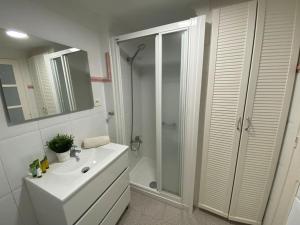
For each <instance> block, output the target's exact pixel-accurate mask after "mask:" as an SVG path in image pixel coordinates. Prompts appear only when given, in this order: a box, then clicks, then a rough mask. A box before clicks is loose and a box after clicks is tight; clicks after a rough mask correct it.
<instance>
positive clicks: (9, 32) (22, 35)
mask: <svg viewBox="0 0 300 225" xmlns="http://www.w3.org/2000/svg"><path fill="white" fill-rule="evenodd" d="M6 34H7V35H8V36H10V37H12V38H17V39H27V38H28V34H26V33H23V32H20V31H15V30H7V31H6Z"/></svg>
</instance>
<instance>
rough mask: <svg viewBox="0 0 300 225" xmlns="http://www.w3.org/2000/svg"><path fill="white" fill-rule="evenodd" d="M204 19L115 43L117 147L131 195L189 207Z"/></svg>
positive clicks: (130, 35) (189, 21)
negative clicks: (122, 152) (124, 151)
mask: <svg viewBox="0 0 300 225" xmlns="http://www.w3.org/2000/svg"><path fill="white" fill-rule="evenodd" d="M204 31H205V17H197V18H192V19H190V20H186V21H181V22H178V23H174V24H169V25H164V26H160V27H156V28H151V29H148V30H144V31H139V32H135V33H131V34H126V35H121V36H118V37H114V38H113V39H112V41H111V54H112V62H113V94H114V106H115V112H116V131H117V134H116V136H117V141H118V142H119V143H122V144H126V145H128V146H129V164H130V182H131V185H132V187H133V188H136V189H139V190H142V191H145V192H148V193H151V194H153V195H156V196H158V197H162V198H164V199H166V200H169V201H172V202H176V203H177V204H180V205H183V206H188V207H192V204H193V189H194V177H195V164H196V150H197V137H198V119H199V106H200V93H201V92H200V90H201V81H202V60H203V48H204Z"/></svg>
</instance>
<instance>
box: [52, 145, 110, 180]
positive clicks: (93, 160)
mask: <svg viewBox="0 0 300 225" xmlns="http://www.w3.org/2000/svg"><path fill="white" fill-rule="evenodd" d="M113 153H114V151H113V150H111V149H105V148H103V149H101V150H100V149H94V148H92V149H86V150H82V151H81V152H80V153H78V156H79V160H77V159H76V158H73V157H72V158H71V159H69V160H68V161H66V162H63V163H53V164H52V165H51V168H52V169H51V170H50V171H49V172H50V173H53V174H56V175H71V174H80V173H87V172H88V171H89V170H90V169H92V168H94V167H95V166H96V165H97V164H98V163H100V162H103V160H105V159H106V158H108V157H109V156H110V155H111V154H113ZM85 168H88V169H85ZM83 169H85V170H83ZM83 171H84V172H83Z"/></svg>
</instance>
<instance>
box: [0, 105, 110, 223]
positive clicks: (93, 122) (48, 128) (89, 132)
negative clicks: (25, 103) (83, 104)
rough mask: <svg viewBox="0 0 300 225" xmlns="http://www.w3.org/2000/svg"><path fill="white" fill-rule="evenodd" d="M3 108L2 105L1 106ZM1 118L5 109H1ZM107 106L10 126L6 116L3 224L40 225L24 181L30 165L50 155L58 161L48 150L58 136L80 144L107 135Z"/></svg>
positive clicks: (0, 194) (1, 123) (0, 152)
mask: <svg viewBox="0 0 300 225" xmlns="http://www.w3.org/2000/svg"><path fill="white" fill-rule="evenodd" d="M0 102H1V101H0ZM0 107H1V104H0ZM0 113H1V116H2V115H3V113H4V112H3V109H2V107H1V108H0ZM105 115H106V110H105V109H104V107H99V108H95V109H92V110H86V111H82V112H78V113H73V114H68V115H63V116H57V117H53V118H49V119H44V120H39V121H35V122H29V123H25V124H22V125H16V126H12V127H8V126H7V125H6V120H4V119H3V117H2V118H1V120H0V131H1V137H0V160H1V161H0V224H1V225H16V224H19V225H36V224H37V222H36V218H35V214H34V210H33V208H32V205H31V201H30V198H29V196H28V193H27V190H26V187H25V185H24V181H23V178H24V177H25V176H26V175H27V174H28V165H29V164H30V163H31V162H32V161H33V160H34V159H36V158H39V159H42V157H43V156H44V155H45V154H46V155H47V156H48V158H49V160H50V161H53V160H56V156H55V154H54V153H53V152H51V151H50V150H48V149H47V148H46V147H45V144H46V142H47V141H49V140H50V139H51V138H52V137H53V136H54V135H56V134H57V133H67V134H72V135H74V136H75V143H76V144H80V143H81V141H82V139H83V138H85V137H91V136H97V135H106V134H107V125H106V121H105Z"/></svg>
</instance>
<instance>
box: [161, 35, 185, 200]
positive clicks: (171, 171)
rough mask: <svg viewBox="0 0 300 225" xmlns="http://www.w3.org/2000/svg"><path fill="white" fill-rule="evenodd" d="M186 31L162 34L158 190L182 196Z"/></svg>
mask: <svg viewBox="0 0 300 225" xmlns="http://www.w3.org/2000/svg"><path fill="white" fill-rule="evenodd" d="M186 32H187V31H178V32H173V33H167V34H162V35H161V87H160V89H161V190H162V191H165V192H168V193H171V194H174V195H177V196H181V167H182V166H181V161H182V148H181V144H182V142H181V139H182V127H183V124H182V122H181V121H182V120H181V118H180V117H181V114H182V112H183V110H184V94H185V71H184V67H185V64H186V62H185V60H186V54H185V51H186V50H187V48H186V46H185V42H186Z"/></svg>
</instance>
